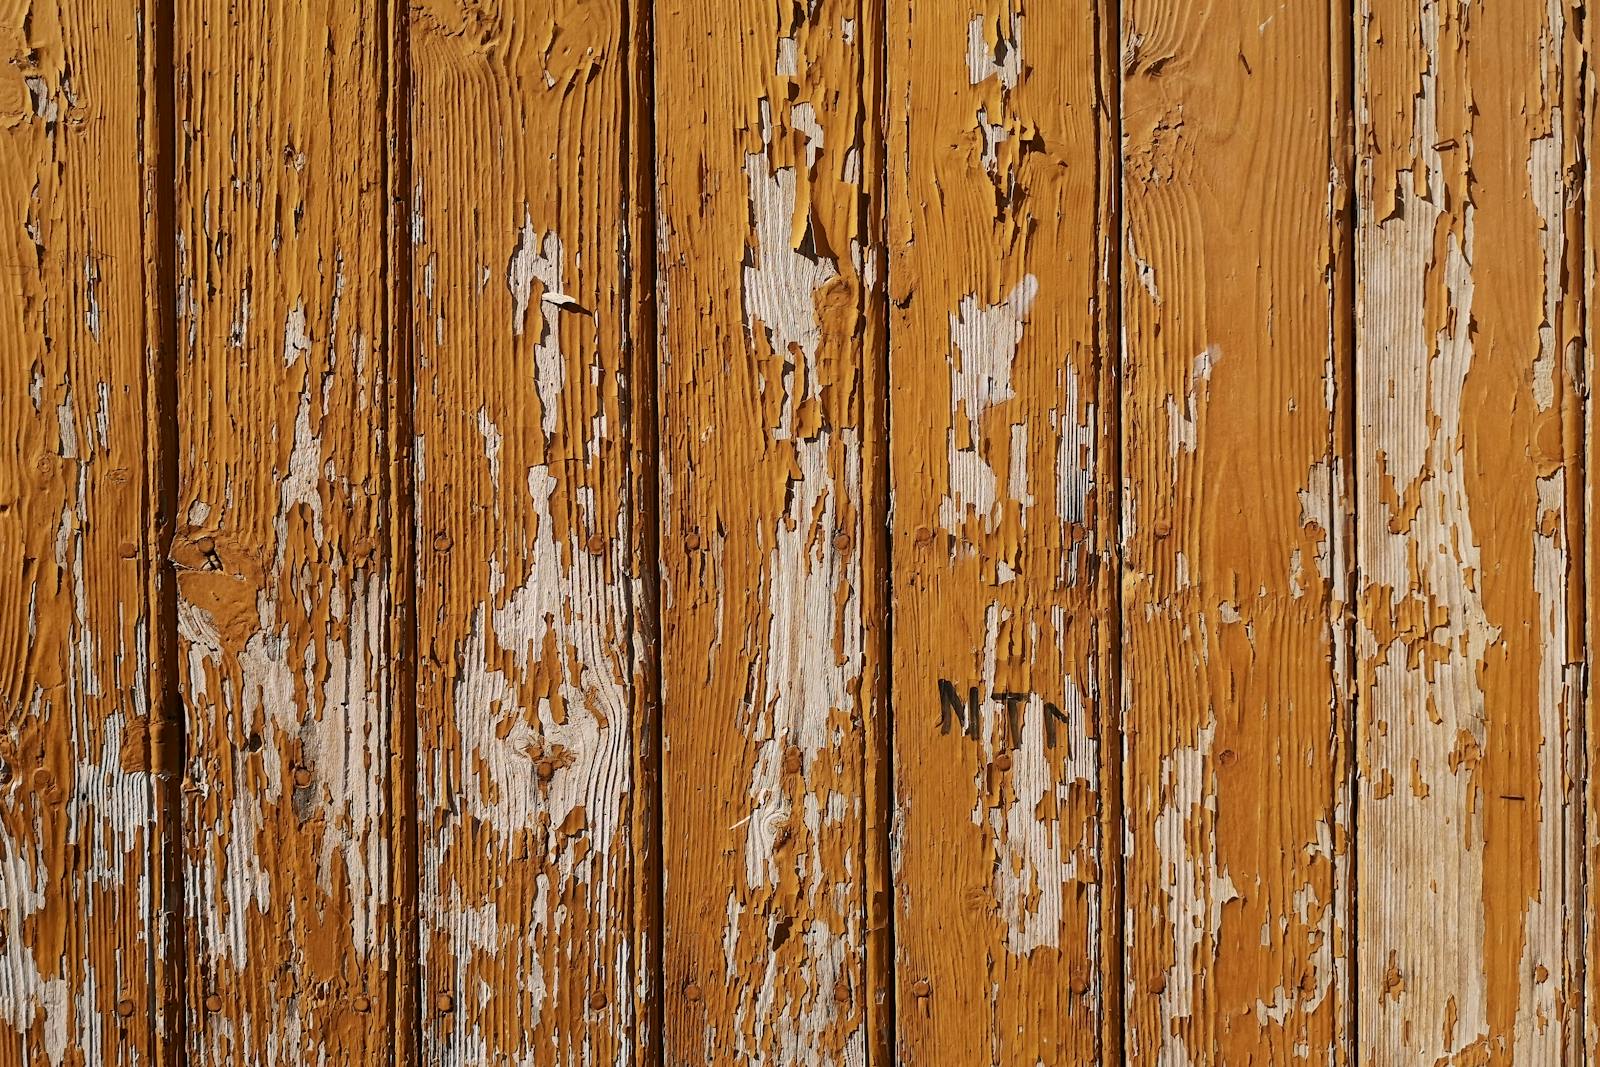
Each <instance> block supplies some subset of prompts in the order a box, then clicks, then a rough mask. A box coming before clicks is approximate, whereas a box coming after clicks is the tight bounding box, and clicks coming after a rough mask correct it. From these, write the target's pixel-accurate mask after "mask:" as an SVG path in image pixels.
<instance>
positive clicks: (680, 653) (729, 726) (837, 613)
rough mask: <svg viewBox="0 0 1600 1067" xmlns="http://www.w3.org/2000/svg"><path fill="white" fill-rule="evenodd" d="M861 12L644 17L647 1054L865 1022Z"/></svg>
mask: <svg viewBox="0 0 1600 1067" xmlns="http://www.w3.org/2000/svg"><path fill="white" fill-rule="evenodd" d="M863 22H864V20H863V19H862V17H861V12H860V9H859V8H858V5H856V4H855V3H853V2H845V3H839V2H833V0H824V2H822V3H817V4H812V5H803V6H799V7H793V8H792V9H791V8H790V7H783V6H780V7H776V8H763V7H761V6H760V5H742V4H741V5H734V6H733V7H731V8H729V9H727V10H725V11H724V12H722V14H721V16H720V18H719V20H718V22H717V23H716V24H715V25H709V26H707V27H705V29H706V31H708V32H700V31H699V28H698V23H699V19H698V17H690V16H689V15H688V12H687V10H678V9H675V8H673V7H672V6H670V5H669V7H668V8H667V9H664V10H658V11H657V13H656V27H657V34H658V36H657V39H656V56H657V65H656V115H655V117H656V136H657V146H658V155H657V163H658V167H659V174H660V176H661V181H662V194H661V196H662V198H661V200H660V202H659V208H660V220H659V222H660V237H659V248H658V257H659V263H660V274H659V275H658V281H657V284H658V299H659V311H660V315H661V324H662V330H661V350H660V357H659V358H660V366H659V376H660V396H661V435H662V439H661V493H662V497H661V500H662V503H661V520H660V525H661V531H662V541H661V575H662V606H663V619H662V668H661V673H662V696H663V700H664V716H665V718H664V738H663V744H664V750H663V755H662V759H663V768H662V769H663V783H664V794H663V811H662V815H663V840H662V846H663V864H664V867H665V879H666V888H667V892H666V898H665V902H666V903H665V909H666V910H665V913H664V915H663V924H664V925H663V955H664V962H665V973H666V990H665V993H666V996H667V1002H666V1005H665V1033H664V1049H665V1052H666V1055H667V1058H668V1060H669V1061H672V1062H677V1061H678V1060H680V1059H681V1060H683V1061H685V1062H687V1061H689V1060H695V1061H701V1060H705V1059H722V1058H734V1059H741V1060H745V1059H748V1060H752V1061H760V1062H765V1063H773V1064H790V1063H792V1064H801V1063H807V1064H812V1063H814V1064H840V1065H843V1064H860V1063H864V1062H866V1057H867V1055H868V1032H867V1029H868V1026H867V1024H868V1014H869V1012H870V1011H875V1010H878V1009H877V1007H876V1006H875V1005H874V1004H872V1003H869V1001H870V1000H871V998H874V997H876V996H877V995H878V987H874V986H870V985H869V983H873V982H874V981H875V979H874V978H873V977H872V975H871V974H870V973H869V967H868V965H867V953H868V947H867V946H868V936H869V935H868V930H867V920H868V908H869V899H868V886H867V878H868V869H867V868H868V864H869V856H868V854H867V853H866V851H865V842H864V834H863V825H864V820H865V819H866V818H867V817H868V811H867V804H868V802H869V801H868V796H867V793H866V789H867V778H866V775H865V774H864V771H865V769H866V768H865V767H864V761H865V759H866V746H867V744H868V737H869V730H870V729H871V728H872V727H871V723H870V721H869V718H870V717H871V716H874V715H876V714H877V713H878V712H877V709H876V708H875V707H874V695H873V694H874V692H875V684H876V683H875V681H874V678H875V674H874V672H875V670H876V666H875V655H876V653H875V651H874V649H873V648H872V647H871V644H870V642H869V635H868V625H869V617H870V615H869V612H870V608H869V606H868V605H869V604H871V603H875V602H876V597H877V593H876V590H874V589H873V588H872V587H871V585H870V578H869V575H868V572H867V571H866V570H865V565H864V562H863V561H864V559H865V554H866V553H867V552H869V551H872V550H873V549H872V546H867V545H864V544H863V539H864V538H865V537H870V536H873V533H872V526H871V525H870V523H871V516H872V514H873V509H877V508H881V507H882V502H881V501H879V500H874V499H871V498H870V497H869V496H868V486H867V482H866V479H867V477H868V470H869V468H868V466H867V463H868V461H867V458H866V454H865V452H864V448H863V440H864V439H865V438H867V437H868V436H869V435H871V434H873V433H881V429H879V428H875V427H871V426H868V425H864V419H865V418H866V417H867V413H868V411H869V410H870V409H869V408H868V407H867V405H866V402H865V394H864V388H863V382H864V377H863V376H864V375H865V374H868V373H870V371H869V370H868V369H867V368H866V367H865V366H864V364H865V362H866V361H867V360H869V359H870V358H871V355H872V353H871V349H870V348H869V347H868V346H867V341H866V338H867V337H868V336H869V334H870V331H871V330H872V329H874V328H875V327H874V326H873V325H872V320H871V315H872V312H871V310H870V306H871V302H872V301H873V300H874V299H875V295H874V286H875V281H874V276H875V275H876V274H877V273H879V270H880V268H879V267H878V264H877V259H878V256H879V255H880V252H879V250H878V248H877V246H876V243H875V239H874V233H873V232H872V231H870V230H866V229H863V226H862V220H863V213H864V206H865V205H866V204H867V201H866V200H865V198H867V197H869V196H871V195H872V193H873V188H872V186H871V184H870V183H869V182H870V177H871V175H870V172H869V173H868V175H867V176H866V177H864V176H863V167H862V163H861V153H862V152H863V150H864V147H870V146H864V144H863V141H862V137H863V133H862V129H861V126H860V124H861V123H862V122H864V121H868V119H869V112H867V110H866V101H865V98H864V96H863V93H864V91H865V90H864V87H863V85H862V83H861V81H860V78H861V73H860V71H861V68H862V64H864V63H870V62H872V52H871V49H872V48H873V47H874V43H875V42H874V40H873V39H872V38H870V37H867V36H866V35H864V34H863V33H862V32H861V27H862V25H863ZM741 42H743V43H741ZM735 53H737V54H738V55H739V57H740V58H739V59H738V60H736V61H732V62H730V61H729V56H730V55H733V54H735ZM711 131H720V132H717V133H712V132H711ZM697 185H698V187H699V189H700V190H701V192H700V193H699V194H696V193H695V192H694V190H695V188H696V186H697Z"/></svg>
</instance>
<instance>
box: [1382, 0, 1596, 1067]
mask: <svg viewBox="0 0 1600 1067" xmlns="http://www.w3.org/2000/svg"><path fill="white" fill-rule="evenodd" d="M1360 14H1361V21H1360V28H1359V31H1358V43H1359V65H1358V79H1357V87H1358V105H1357V106H1358V114H1359V119H1360V135H1359V138H1358V142H1357V143H1358V144H1359V145H1360V146H1361V153H1360V163H1359V166H1360V171H1359V184H1358V188H1359V194H1360V206H1361V212H1360V218H1361V226H1360V230H1359V234H1358V261H1357V262H1358V279H1359V285H1360V289H1359V299H1358V309H1359V352H1358V360H1359V373H1358V382H1359V394H1358V404H1359V417H1358V423H1357V442H1356V452H1357V463H1358V484H1359V493H1358V497H1357V510H1358V513H1359V514H1360V517H1361V519H1360V531H1359V539H1358V545H1359V562H1360V570H1361V575H1362V588H1361V590H1360V600H1359V603H1360V626H1359V645H1358V648H1359V667H1360V686H1361V696H1362V702H1363V709H1364V721H1363V723H1362V739H1361V740H1362V746H1361V789H1360V796H1359V804H1360V807H1359V814H1358V825H1359V826H1360V831H1361V832H1360V836H1359V838H1358V844H1359V848H1360V856H1359V860H1358V863H1357V870H1358V872H1359V875H1360V884H1359V885H1358V886H1357V893H1356V896H1357V901H1358V904H1359V908H1360V911H1359V913H1358V916H1357V925H1358V929H1359V931H1360V955H1359V959H1358V968H1359V974H1360V977H1361V989H1360V991H1359V992H1360V1012H1361V1015H1360V1033H1361V1036H1362V1044H1363V1048H1362V1049H1361V1051H1360V1055H1361V1061H1362V1062H1363V1063H1371V1064H1402V1063H1404V1064H1412V1063H1433V1062H1445V1061H1448V1062H1452V1063H1466V1062H1479V1063H1512V1062H1515V1063H1552V1064H1553V1063H1563V1062H1565V1063H1577V1062H1580V1058H1579V1057H1578V1053H1577V1048H1578V1046H1577V1044H1576V1042H1577V1040H1578V1037H1579V1034H1580V1031H1581V1025H1580V1022H1581V1021H1580V1019H1579V1017H1578V1015H1577V1013H1576V1011H1575V1010H1574V1009H1575V1008H1576V1007H1577V1004H1578V996H1579V991H1580V990H1579V984H1580V978H1579V971H1578V960H1579V954H1578V951H1579V950H1578V930H1579V925H1578V924H1579V916H1580V913H1579V907H1578V899H1577V893H1578V892H1579V889H1578V886H1579V882H1578V880H1577V878H1578V869H1579V867H1578V864H1579V859H1580V851H1579V849H1580V846H1579V842H1578V822H1577V816H1578V811H1579V809H1578V807H1577V799H1578V798H1577V796H1576V794H1575V793H1574V792H1573V785H1572V783H1573V782H1574V781H1575V778H1574V775H1573V769H1574V768H1575V767H1576V766H1577V765H1578V764H1577V762H1576V761H1577V759H1578V755H1579V754H1578V753H1577V752H1576V751H1575V746H1576V743H1577V737H1576V734H1575V733H1574V726H1575V723H1576V722H1577V720H1578V717H1579V714H1580V711H1579V707H1580V705H1579V700H1580V695H1579V693H1580V690H1579V685H1580V681H1579V673H1578V672H1579V670H1580V667H1579V663H1580V662H1581V659H1582V655H1581V648H1582V646H1581V640H1582V635H1581V625H1580V623H1579V621H1578V620H1579V619H1580V618H1581V616H1580V615H1579V614H1578V613H1579V612H1580V611H1581V605H1580V602H1579V593H1578V592H1577V590H1578V583H1576V582H1573V581H1570V580H1569V579H1570V577H1571V575H1573V574H1574V573H1575V565H1576V564H1575V561H1574V560H1573V558H1572V553H1573V551H1574V549H1573V548H1572V546H1573V545H1574V543H1575V542H1576V539H1577V538H1578V536H1579V531H1580V528H1581V527H1580V523H1581V510H1582V509H1581V496H1580V495H1579V494H1581V492H1582V488H1581V487H1580V486H1578V485H1576V484H1574V482H1576V481H1577V477H1576V475H1575V473H1571V472H1575V471H1577V470H1579V469H1581V468H1580V467H1578V465H1577V464H1578V457H1579V451H1578V450H1579V448H1580V442H1581V438H1580V437H1579V432H1578V427H1579V425H1580V423H1579V419H1580V417H1581V406H1580V404H1579V402H1578V400H1577V397H1576V393H1575V383H1574V375H1575V374H1576V373H1577V367H1576V366H1575V365H1574V362H1575V358H1576V353H1577V347H1576V346H1577V345H1578V344H1579V343H1580V340H1581V332H1580V331H1581V324H1580V317H1579V309H1580V308H1581V299H1580V297H1581V294H1580V293H1579V292H1577V291H1576V289H1574V290H1573V291H1572V292H1571V293H1568V292H1566V291H1565V289H1564V286H1565V285H1566V284H1567V281H1568V279H1575V278H1577V277H1578V273H1577V271H1576V269H1575V268H1576V262H1575V260H1574V259H1573V256H1574V255H1575V254H1577V253H1578V251H1579V249H1580V248H1581V245H1580V242H1581V235H1580V232H1579V230H1578V223H1577V216H1576V215H1575V206H1576V203H1577V198H1578V193H1579V189H1578V186H1577V184H1576V181H1575V179H1574V178H1573V177H1572V176H1571V175H1572V174H1573V173H1574V168H1575V160H1576V159H1577V158H1578V146H1577V144H1576V143H1575V136H1574V131H1575V129H1576V126H1575V123H1576V121H1577V118H1578V114H1577V107H1576V95H1575V94H1576V84H1577V83H1576V78H1577V70H1578V65H1577V63H1576V61H1575V60H1574V59H1573V58H1571V54H1572V51H1573V47H1574V42H1575V39H1576V34H1577V32H1578V29H1579V21H1580V20H1579V13H1578V7H1577V5H1575V4H1569V3H1565V2H1561V0H1556V2H1553V3H1550V4H1526V5H1521V4H1519V5H1503V4H1490V3H1471V4H1461V5H1457V4H1448V3H1435V2H1427V3H1423V4H1421V5H1418V4H1414V3H1400V2H1397V0H1364V2H1363V4H1362V6H1361V12H1360Z"/></svg>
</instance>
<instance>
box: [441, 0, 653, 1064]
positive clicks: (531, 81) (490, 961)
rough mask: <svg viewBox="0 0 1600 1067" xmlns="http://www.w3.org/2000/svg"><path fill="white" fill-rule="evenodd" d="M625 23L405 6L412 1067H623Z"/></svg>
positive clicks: (644, 712) (629, 584)
mask: <svg viewBox="0 0 1600 1067" xmlns="http://www.w3.org/2000/svg"><path fill="white" fill-rule="evenodd" d="M636 17H637V15H636V13H635V12H634V11H633V9H632V7H631V5H623V4H620V3H603V4H596V3H587V2H579V0H570V2H556V3H547V4H536V5H520V6H513V7H508V8H506V9H505V10H503V11H500V12H498V13H496V14H494V15H484V16H483V17H482V18H476V17H469V16H468V15H467V14H466V13H464V12H463V11H462V10H460V9H450V8H448V7H447V6H446V5H432V4H423V5H421V6H419V7H417V8H416V9H415V10H414V11H413V13H412V20H411V31H410V32H411V43H412V48H411V65H412V73H411V91H410V103H411V108H412V119H411V137H412V139H413V152H414V156H413V163H412V167H413V172H412V178H411V181H412V187H411V197H412V210H413V215H412V220H411V227H412V228H411V238H412V242H413V248H414V252H413V262H412V278H413V281H412V293H413V297H412V300H413V305H414V318H413V322H414V330H415V335H414V342H415V344H416V348H417V360H418V362H417V379H416V397H417V399H416V411H415V445H414V447H415V453H416V456H415V481H416V488H417V494H418V501H419V506H418V527H417V529H418V535H419V558H418V561H417V584H418V590H417V594H418V619H419V625H420V628H421V654H422V662H421V667H420V670H419V674H418V712H417V716H418V727H419V749H420V751H419V758H420V762H419V767H418V790H419V796H420V800H419V803H420V816H419V849H420V852H419V860H420V866H421V874H422V888H421V906H420V913H421V915H422V917H423V926H422V968H423V982H424V996H423V1003H422V1011H423V1053H424V1057H425V1059H426V1061H427V1062H429V1063H444V1064H478V1063H499V1062H511V1063H535V1064H555V1063H564V1064H565V1063H616V1064H623V1063H634V1062H637V1061H639V1060H641V1059H643V1058H646V1057H648V1056H649V1055H650V1048H649V1040H650V1035H649V1034H648V1033H647V1032H645V1030H644V1027H643V1020H644V1018H645V1017H646V1016H645V1010H644V1004H643V1001H644V999H645V998H646V997H648V996H649V995H651V993H652V990H651V987H650V985H649V972H650V969H651V965H652V961H651V959H650V957H649V956H648V955H647V953H648V951H649V949H650V946H649V943H648V936H649V932H650V931H649V929H648V923H647V920H646V921H645V922H641V919H642V918H644V917H642V916H641V901H642V900H644V899H646V896H645V894H644V893H642V892H641V891H640V887H639V885H638V883H639V880H640V871H639V870H638V869H636V867H635V852H636V848H638V849H640V850H641V854H643V853H642V849H643V848H644V847H645V846H646V844H647V843H641V842H640V834H639V825H640V823H641V816H642V815H643V814H645V813H646V812H648V810H649V809H648V797H649V789H650V782H649V781H648V780H647V779H646V778H645V777H644V775H643V774H642V773H641V769H640V767H639V766H638V764H639V761H640V760H641V758H642V757H643V756H644V754H645V753H644V752H643V751H642V747H643V745H642V743H643V742H644V741H645V738H646V734H645V731H646V728H647V726H648V724H649V723H650V721H651V719H650V714H651V706H650V705H651V704H652V703H653V701H654V696H655V693H654V685H653V679H652V676H651V675H650V673H649V664H648V660H649V657H650V655H651V650H650V649H649V648H648V647H647V646H646V644H645V642H644V640H643V639H642V638H643V634H644V633H645V631H644V629H643V628H642V625H641V622H640V615H641V613H643V612H644V611H645V610H646V608H645V604H644V592H645V588H644V587H645V585H646V583H647V579H648V577H649V575H650V573H651V572H650V569H649V562H650V561H649V559H648V558H647V557H645V556H644V555H643V553H642V551H641V549H642V538H643V537H644V520H643V519H642V518H641V515H642V514H643V512H642V511H641V504H640V495H641V486H640V482H639V479H638V477H637V476H636V473H635V470H634V468H633V466H632V465H633V463H634V460H635V458H636V455H637V450H638V447H639V446H638V441H637V438H638V433H637V431H636V428H635V423H634V412H633V406H632V401H633V399H634V392H635V384H634V380H635V375H634V370H635V368H634V366H633V365H632V362H631V361H632V360H633V358H634V352H635V349H634V345H635V341H636V338H635V335H634V333H633V327H632V325H631V322H630V317H631V315H632V314H633V302H634V300H635V293H634V291H633V289H632V286H633V284H634V280H633V275H632V271H631V264H630V250H631V247H632V242H633V240H634V237H635V235H634V234H633V233H632V232H631V230H630V222H631V220H632V213H633V211H634V209H633V207H632V200H633V197H634V192H633V184H632V178H631V172H630V166H631V160H630V154H629V151H630V142H631V138H632V130H631V126H630V123H631V121H632V112H631V106H632V105H631V98H630V93H631V92H632V89H631V84H632V77H631V74H630V69H629V63H630V58H631V51H632V49H633V48H634V47H635V44H634V41H633V39H632V32H633V31H632V30H631V28H630V20H632V19H634V18H636ZM647 280H648V279H646V281H647ZM643 341H644V348H643V352H644V355H645V358H648V356H649V353H650V352H651V351H652V347H651V345H650V338H649V337H648V335H646V336H645V337H644V339H643ZM648 488H649V486H648V484H646V485H645V486H644V489H645V490H648Z"/></svg>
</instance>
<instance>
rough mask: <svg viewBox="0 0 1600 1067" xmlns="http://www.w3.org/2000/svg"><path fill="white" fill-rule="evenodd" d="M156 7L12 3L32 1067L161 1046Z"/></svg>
mask: <svg viewBox="0 0 1600 1067" xmlns="http://www.w3.org/2000/svg"><path fill="white" fill-rule="evenodd" d="M149 17H150V12H149V10H148V9H147V7H146V6H145V5H141V4H128V5H117V6H114V7H109V6H108V7H104V8H101V7H99V6H97V5H93V4H81V3H71V4H62V5H42V6H40V7H38V8H34V9H31V10H30V9H29V7H27V6H25V5H24V6H18V5H10V6H8V7H6V8H5V9H4V10H3V11H0V57H3V61H0V71H3V72H4V73H3V74H0V284H3V285H4V286H5V294H4V298H3V300H0V1064H7V1065H11V1064H15V1065H18V1067H22V1065H29V1067H31V1065H35V1064H38V1065H45V1064H49V1065H64V1064H65V1065H90V1064H100V1063H136V1062H149V1061H150V1060H151V1058H152V1057H153V1056H154V1055H155V1052H156V1050H157V1036H156V1025H157V1017H156V1003H157V1001H158V999H159V998H158V996H157V991H156V988H155V987H154V986H153V985H152V982H151V978H152V974H153V971H154V968H155V966H156V964H157V958H156V955H155V950H156V947H157V944H158V931H157V929H156V927H155V925H154V916H153V914H152V904H153V903H154V902H155V901H156V900H158V899H159V898H160V887H159V885H158V884H157V883H156V878H157V875H156V873H155V871H154V869H153V866H152V864H153V861H154V859H155V855H156V850H157V836H158V826H157V822H156V799H155V797H156V792H155V788H154V779H153V776H152V774H151V772H152V770H153V769H154V768H153V765H152V759H153V754H152V735H153V733H155V728H154V720H155V719H156V718H159V717H160V716H161V713H162V709H161V708H160V707H159V701H160V698H161V693H162V681H161V679H160V676H159V672H158V669H157V667H158V661H159V658H160V657H159V656H158V655H157V654H156V652H155V649H156V644H157V642H158V641H159V636H158V635H159V632H160V629H161V620H160V618H159V611H158V608H157V606H156V600H157V595H156V591H155V586H154V582H153V574H154V568H153V566H152V555H153V553H154V552H155V551H156V550H157V545H156V542H155V539H154V534H155V532H156V530H155V514H156V509H157V508H158V506H159V505H158V502H157V501H158V497H159V486H158V485H157V480H158V471H156V470H155V469H154V468H153V467H152V466H151V465H150V464H149V463H148V462H147V460H148V458H149V457H150V456H151V455H152V454H153V447H154V445H155V443H156V442H155V440H154V437H153V429H154V421H155V420H154V418H153V412H154V409H155V407H156V404H157V398H156V396H155V385H156V383H157V382H158V380H159V378H158V375H157V374H156V366H155V364H156V355H155V351H154V348H153V346H152V342H153V341H154V340H155V338H154V337H153V333H154V332H155V331H158V330H159V323H158V321H157V320H158V314H157V312H156V310H155V309H154V308H153V306H152V304H153V302H152V300H151V296H152V294H151V293H150V292H149V291H148V290H147V288H146V287H147V285H153V284H154V281H153V279H152V278H151V277H150V274H149V272H148V271H147V269H146V268H147V265H148V264H147V257H148V256H149V255H150V254H151V248H152V242H151V237H150V229H151V228H152V223H153V219H152V216H151V215H150V214H149V213H148V212H147V210H146V209H147V204H146V202H145V200H144V194H145V187H146V185H147V181H148V179H149V177H150V171H151V169H152V168H153V163H154V158H155V152H156V145H155V143H154V137H153V136H152V134H153V130H154V126H155V120H156V115H155V110H156V104H155V102H154V101H153V100H152V98H151V96H150V95H149V94H148V93H147V91H146V89H147V79H148V78H149V76H150V68H149V66H148V65H147V62H146V56H147V55H148V54H149V48H150V43H151V41H150V38H151V28H150V24H149V22H148V19H149ZM147 138H148V140H147Z"/></svg>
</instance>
